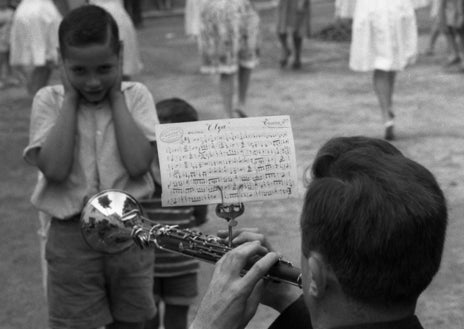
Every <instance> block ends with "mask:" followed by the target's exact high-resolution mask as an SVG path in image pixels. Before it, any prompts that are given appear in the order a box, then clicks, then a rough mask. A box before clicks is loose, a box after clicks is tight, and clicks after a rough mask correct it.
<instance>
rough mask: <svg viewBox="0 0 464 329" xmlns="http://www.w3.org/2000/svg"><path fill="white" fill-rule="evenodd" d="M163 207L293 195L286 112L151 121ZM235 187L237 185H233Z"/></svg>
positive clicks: (293, 170)
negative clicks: (229, 117) (222, 117)
mask: <svg viewBox="0 0 464 329" xmlns="http://www.w3.org/2000/svg"><path fill="white" fill-rule="evenodd" d="M156 134H157V146H158V154H159V161H160V170H161V177H162V186H163V195H162V203H163V206H177V205H192V204H210V203H221V202H222V199H221V194H220V193H219V190H218V188H217V187H218V186H219V187H220V188H221V189H222V191H223V194H224V195H223V197H224V202H227V203H234V202H245V201H256V200H265V199H282V198H289V197H293V196H295V193H296V190H297V189H296V188H295V187H296V184H297V180H296V159H295V147H294V142H293V133H292V129H291V122H290V117H289V116H271V117H256V118H244V119H226V120H210V121H197V122H188V123H175V124H163V125H157V127H156ZM239 187H240V188H239Z"/></svg>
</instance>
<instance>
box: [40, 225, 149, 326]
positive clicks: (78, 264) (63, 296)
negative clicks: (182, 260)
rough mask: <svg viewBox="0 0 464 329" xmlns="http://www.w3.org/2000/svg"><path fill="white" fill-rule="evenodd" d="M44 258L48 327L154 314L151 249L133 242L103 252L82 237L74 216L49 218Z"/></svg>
mask: <svg viewBox="0 0 464 329" xmlns="http://www.w3.org/2000/svg"><path fill="white" fill-rule="evenodd" d="M46 259H47V262H48V305H49V325H50V328H73V329H80V328H82V329H84V328H86V329H87V328H97V327H100V326H104V325H107V324H109V323H112V322H114V321H115V320H117V321H122V322H131V323H137V322H144V321H145V320H148V319H150V318H152V317H153V316H154V315H155V313H156V308H155V304H154V299H153V294H152V289H153V265H154V262H153V250H151V249H147V250H140V249H139V248H137V246H135V245H133V246H132V247H131V248H130V249H129V250H126V251H124V252H122V253H118V254H103V253H100V252H97V251H94V250H93V249H91V248H90V247H89V246H88V245H87V243H86V242H85V241H84V239H83V237H82V234H81V232H80V227H79V221H78V220H70V221H62V220H57V219H52V222H51V225H50V231H49V237H48V241H47V246H46Z"/></svg>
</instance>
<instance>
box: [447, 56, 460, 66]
mask: <svg viewBox="0 0 464 329" xmlns="http://www.w3.org/2000/svg"><path fill="white" fill-rule="evenodd" d="M459 63H461V59H460V58H459V57H453V58H450V59H449V60H448V61H447V62H446V63H445V67H450V66H453V65H456V64H459Z"/></svg>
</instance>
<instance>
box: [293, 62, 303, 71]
mask: <svg viewBox="0 0 464 329" xmlns="http://www.w3.org/2000/svg"><path fill="white" fill-rule="evenodd" d="M292 69H294V70H299V69H301V61H294V62H293V64H292Z"/></svg>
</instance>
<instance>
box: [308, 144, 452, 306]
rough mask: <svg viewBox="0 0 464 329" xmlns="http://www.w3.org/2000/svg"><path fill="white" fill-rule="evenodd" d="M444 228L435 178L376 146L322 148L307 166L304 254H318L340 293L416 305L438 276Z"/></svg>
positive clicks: (397, 153) (388, 147)
mask: <svg viewBox="0 0 464 329" xmlns="http://www.w3.org/2000/svg"><path fill="white" fill-rule="evenodd" d="M446 225H447V208H446V201H445V198H444V195H443V192H442V191H441V189H440V187H439V185H438V183H437V182H436V180H435V178H434V176H433V175H432V174H431V173H430V172H429V171H428V170H427V169H426V168H424V167H423V166H421V165H420V164H418V163H417V162H415V161H413V160H410V159H408V158H406V157H405V156H403V155H402V154H401V152H400V151H398V150H397V149H396V148H395V147H394V146H393V145H391V144H389V143H388V142H385V141H383V140H381V139H374V138H367V137H360V136H358V137H341V138H334V139H332V140H330V141H329V142H327V143H326V144H325V145H324V146H323V147H322V148H321V149H320V151H319V152H318V154H317V156H316V160H315V162H314V164H313V166H312V181H311V182H310V184H309V186H308V189H307V192H306V196H305V200H304V207H303V211H302V216H301V229H302V250H303V254H304V255H305V256H306V257H308V256H309V254H310V252H311V251H317V252H319V253H320V254H321V255H322V256H323V257H324V258H325V260H326V261H327V263H328V264H330V266H331V267H332V268H333V270H334V272H335V275H336V276H337V278H338V280H339V282H340V284H341V287H342V289H343V291H344V293H345V294H346V295H347V296H349V297H351V298H353V299H354V300H357V301H360V302H363V303H369V304H371V305H377V306H390V305H398V304H408V303H411V302H415V301H416V299H417V298H418V297H419V295H420V294H421V293H422V291H423V290H424V289H425V288H426V287H427V286H428V285H429V284H430V282H431V281H432V278H433V277H434V275H435V274H436V273H437V271H438V269H439V267H440V262H441V257H442V252H443V245H444V240H445V233H446Z"/></svg>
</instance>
